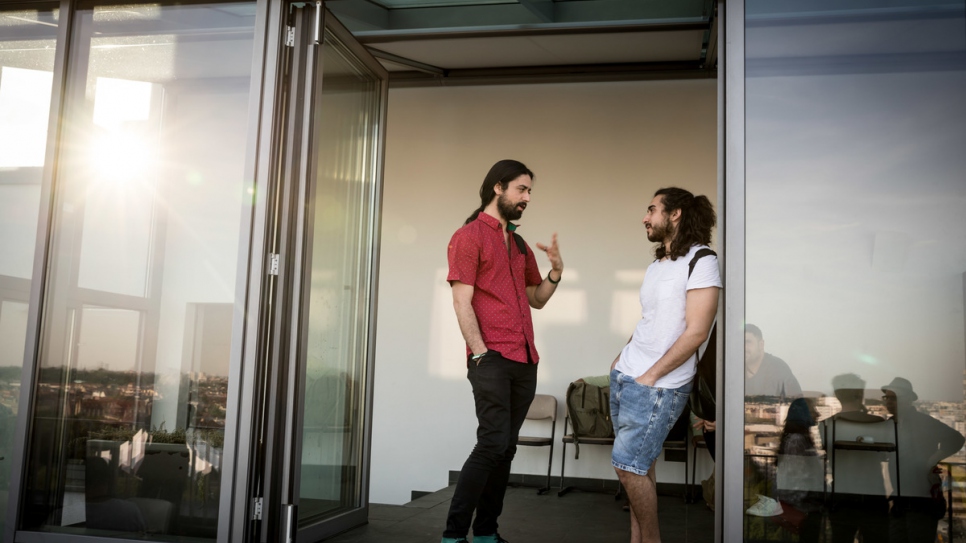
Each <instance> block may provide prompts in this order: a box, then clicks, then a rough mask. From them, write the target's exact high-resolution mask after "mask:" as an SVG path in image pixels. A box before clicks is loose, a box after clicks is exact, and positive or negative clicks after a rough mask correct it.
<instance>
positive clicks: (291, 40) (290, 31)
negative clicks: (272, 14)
mask: <svg viewBox="0 0 966 543" xmlns="http://www.w3.org/2000/svg"><path fill="white" fill-rule="evenodd" d="M285 47H295V27H294V26H286V27H285Z"/></svg>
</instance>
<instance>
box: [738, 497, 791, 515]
mask: <svg viewBox="0 0 966 543" xmlns="http://www.w3.org/2000/svg"><path fill="white" fill-rule="evenodd" d="M784 512H785V511H784V510H783V509H782V504H780V503H778V500H775V499H772V498H769V497H768V496H762V495H761V494H759V495H758V503H756V504H755V505H752V506H751V507H749V508H748V510H747V511H745V513H748V514H749V515H752V516H756V517H777V516H778V515H780V514H782V513H784Z"/></svg>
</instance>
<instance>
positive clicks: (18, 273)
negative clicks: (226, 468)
mask: <svg viewBox="0 0 966 543" xmlns="http://www.w3.org/2000/svg"><path fill="white" fill-rule="evenodd" d="M58 21H59V17H58V10H56V9H48V10H46V11H44V10H19V11H10V10H0V533H3V530H4V526H5V524H6V515H7V502H8V499H7V496H8V490H9V487H10V470H11V465H10V464H11V460H12V456H13V441H14V437H15V436H14V434H15V430H16V420H17V411H18V403H19V401H20V376H21V370H22V368H23V358H24V347H25V344H26V340H27V338H26V335H27V312H28V310H29V305H28V300H29V299H30V285H31V281H30V279H31V276H32V275H33V263H34V248H35V247H36V243H37V221H38V218H39V217H38V215H39V212H40V185H41V179H42V177H43V166H44V158H45V155H46V150H47V125H48V120H49V115H50V96H51V90H52V85H53V69H54V52H55V50H56V40H57V25H58Z"/></svg>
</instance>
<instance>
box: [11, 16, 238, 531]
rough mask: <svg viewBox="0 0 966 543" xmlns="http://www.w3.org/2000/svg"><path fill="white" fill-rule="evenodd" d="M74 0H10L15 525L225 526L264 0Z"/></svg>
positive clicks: (150, 528) (26, 528)
mask: <svg viewBox="0 0 966 543" xmlns="http://www.w3.org/2000/svg"><path fill="white" fill-rule="evenodd" d="M57 6H58V4H55V5H54V7H57ZM59 6H61V9H54V8H52V7H50V6H44V5H39V6H38V7H36V8H34V9H23V10H21V11H18V12H13V11H0V28H2V35H3V38H2V41H0V66H2V71H0V76H2V79H0V119H2V122H0V138H2V143H0V191H2V193H3V194H2V195H0V206H3V210H2V211H0V217H2V218H0V238H2V240H3V245H2V247H3V248H4V255H5V256H4V258H2V259H0V278H2V281H0V303H2V305H0V341H2V343H3V346H2V349H0V352H2V353H3V354H2V355H0V356H2V357H3V362H0V365H2V366H4V373H3V376H2V377H0V383H3V385H2V386H3V387H4V388H3V393H2V397H3V398H5V399H12V400H13V401H14V404H13V405H17V404H19V408H20V411H21V413H19V414H20V415H21V421H23V428H22V429H20V430H18V431H17V432H10V433H8V432H7V431H3V432H0V437H2V440H3V443H2V446H3V447H4V450H5V452H4V453H0V457H3V459H4V460H3V462H4V463H5V462H6V461H7V459H8V458H9V459H12V462H11V463H12V464H13V468H12V469H11V470H8V469H6V468H5V466H4V469H3V472H2V473H3V475H2V479H0V480H2V481H3V486H6V483H7V477H8V476H9V475H10V474H12V476H10V477H9V478H10V480H11V481H12V487H13V488H16V489H17V492H16V493H14V492H11V495H10V496H9V502H10V503H11V504H12V505H11V507H9V508H7V507H4V510H3V511H4V512H6V511H8V510H9V511H11V512H13V516H11V517H10V518H7V521H8V524H7V530H6V531H5V532H4V538H5V540H7V541H13V538H14V537H16V539H17V540H18V541H37V540H44V541H58V540H67V539H71V538H75V537H77V536H92V537H97V538H137V539H148V540H172V539H174V538H177V539H178V540H181V541H191V540H199V541H204V540H213V539H215V538H216V534H217V533H218V527H219V522H220V521H221V520H223V518H224V517H225V516H227V513H226V512H225V510H224V509H223V508H222V507H221V501H222V500H221V498H222V494H223V492H224V491H225V490H226V489H230V488H231V481H230V478H228V477H223V475H224V474H225V469H224V468H225V465H224V460H225V458H226V456H230V455H226V453H225V451H226V446H225V443H226V428H228V427H229V426H230V423H229V422H228V420H227V419H228V411H229V409H230V406H229V403H228V398H229V396H230V393H229V389H230V388H231V387H237V384H238V383H237V382H232V381H231V380H230V379H229V375H230V371H229V368H230V365H231V364H230V361H231V359H232V357H231V355H230V353H231V351H232V350H233V349H235V352H236V353H237V352H238V350H237V347H238V343H239V340H240V338H241V334H240V331H239V330H240V327H239V326H238V324H239V322H241V320H240V318H239V317H240V315H241V310H240V307H239V304H238V303H237V300H239V299H243V293H244V288H245V280H244V277H245V272H244V270H246V269H247V262H248V252H247V247H248V245H249V244H250V240H249V239H248V238H249V235H250V234H249V231H250V227H249V223H250V221H251V215H252V211H251V209H252V200H253V196H252V195H253V189H252V181H251V179H250V177H249V176H247V175H246V174H245V168H246V162H247V161H246V155H247V154H249V153H248V152H249V137H248V134H249V122H248V119H249V113H248V112H249V108H250V103H251V102H250V100H251V98H252V96H251V92H250V90H251V79H252V71H253V56H254V53H255V41H256V40H255V19H256V4H255V3H254V2H211V3H203V2H191V3H180V4H177V5H174V4H171V5H165V4H144V3H134V4H131V3H126V4H112V3H105V2H96V3H94V2H77V3H63V4H59ZM63 6H68V9H67V10H64V9H62V7H63ZM68 22H69V24H67V23H68ZM55 51H56V61H55ZM8 53H9V54H8ZM55 64H56V66H55ZM48 116H49V118H50V119H53V121H52V122H50V123H49V124H50V128H51V130H48ZM38 225H39V232H38ZM240 248H241V249H240ZM239 278H242V279H241V280H239ZM31 288H32V290H31ZM239 292H241V293H242V296H240V295H239ZM28 293H29V296H28ZM28 304H33V306H31V307H30V308H29V311H28ZM25 330H26V332H25ZM8 357H9V361H8ZM22 362H23V364H24V365H25V366H26V367H27V369H28V371H25V372H24V373H23V375H24V376H26V379H25V383H27V384H29V386H23V387H20V379H19V375H16V373H17V372H16V371H13V370H10V367H11V366H20V365H21V363H22ZM16 369H19V368H16ZM7 370H10V371H7ZM18 389H19V390H18ZM17 400H19V401H17ZM0 404H2V405H3V406H4V407H3V408H2V411H3V413H4V416H3V424H4V428H5V430H6V428H7V427H9V426H10V425H9V424H8V422H7V421H8V416H7V415H9V412H8V411H9V410H10V409H11V407H10V406H9V405H7V404H6V401H4V402H0ZM12 435H17V436H18V442H17V445H16V446H14V447H12V448H13V451H12V452H13V454H6V450H7V449H6V448H7V447H9V445H10V444H9V443H8V442H9V441H11V438H12ZM20 436H23V437H20ZM20 440H22V441H20ZM14 485H17V486H14ZM4 490H6V489H4ZM7 503H8V500H4V505H6V504H7ZM14 529H16V535H14Z"/></svg>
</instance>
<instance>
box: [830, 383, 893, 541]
mask: <svg viewBox="0 0 966 543" xmlns="http://www.w3.org/2000/svg"><path fill="white" fill-rule="evenodd" d="M865 385H866V383H865V381H864V380H863V379H862V378H861V377H859V376H858V375H856V374H854V373H847V374H843V375H836V376H835V377H833V378H832V389H833V391H834V394H835V397H836V399H838V401H839V403H841V404H842V409H841V411H839V412H838V413H836V414H835V415H833V416H832V417H831V418H829V419H826V420H824V421H822V422H821V423H820V424H819V436H820V437H821V439H822V440H823V443H824V447H825V450H826V451H827V453H828V454H830V459H831V452H830V451H829V449H830V447H831V441H832V440H833V439H834V440H836V441H857V440H858V439H859V438H863V439H868V438H872V441H874V442H877V443H891V442H893V441H894V440H895V434H894V428H893V426H892V423H886V424H883V423H885V419H884V418H882V417H880V416H878V415H874V414H872V413H870V412H869V411H868V409H867V408H866V406H865ZM833 423H834V427H833ZM833 431H834V435H833ZM891 458H892V455H891V454H890V453H887V452H877V451H852V450H847V449H843V450H836V451H835V455H834V462H835V464H834V465H833V466H832V468H834V474H833V475H834V477H835V502H834V503H832V504H830V505H831V509H830V511H829V520H830V523H831V525H832V542H833V543H852V542H853V541H855V538H856V537H857V536H861V540H862V541H888V538H889V517H888V515H889V497H888V495H887V493H886V481H885V478H884V477H883V473H882V466H883V463H888V462H889V461H890V460H891Z"/></svg>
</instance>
